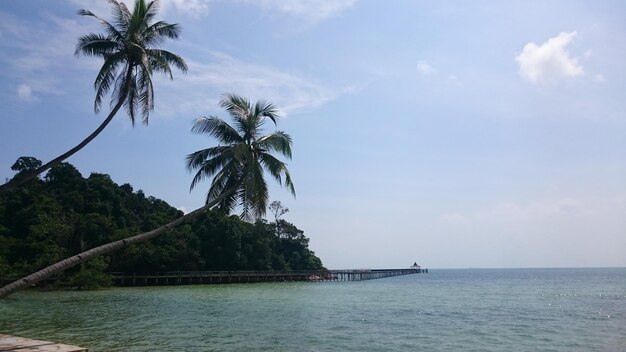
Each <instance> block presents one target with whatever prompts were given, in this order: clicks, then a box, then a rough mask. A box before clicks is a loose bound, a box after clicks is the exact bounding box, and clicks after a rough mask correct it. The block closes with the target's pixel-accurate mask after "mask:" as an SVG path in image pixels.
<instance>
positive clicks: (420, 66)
mask: <svg viewBox="0 0 626 352" xmlns="http://www.w3.org/2000/svg"><path fill="white" fill-rule="evenodd" d="M417 72H419V73H420V74H421V75H422V76H428V75H432V74H433V73H435V72H436V71H435V69H434V68H433V67H432V66H431V65H430V64H429V63H428V62H427V61H426V60H419V61H418V62H417Z"/></svg>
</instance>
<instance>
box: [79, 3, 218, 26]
mask: <svg viewBox="0 0 626 352" xmlns="http://www.w3.org/2000/svg"><path fill="white" fill-rule="evenodd" d="M118 1H119V2H122V3H124V4H125V5H126V7H127V8H128V9H129V10H130V11H132V10H133V6H134V4H135V0H118ZM69 2H71V3H72V4H75V5H76V6H77V7H78V8H81V9H87V10H90V11H91V12H93V13H95V14H96V15H98V16H100V17H102V18H105V19H107V18H109V16H110V14H111V11H112V7H111V4H109V2H108V1H102V0H69ZM210 2H211V0H161V1H160V2H159V6H160V10H161V11H159V16H162V15H165V14H167V13H168V12H171V11H172V10H174V11H176V12H179V13H181V14H184V15H188V16H191V17H197V16H203V15H206V14H207V13H208V12H209V4H210ZM168 22H169V21H168Z"/></svg>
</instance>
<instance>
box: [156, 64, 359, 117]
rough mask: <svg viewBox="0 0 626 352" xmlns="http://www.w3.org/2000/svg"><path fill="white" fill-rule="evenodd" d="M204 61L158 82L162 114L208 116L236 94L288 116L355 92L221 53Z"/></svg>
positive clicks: (190, 65) (351, 88)
mask: <svg viewBox="0 0 626 352" xmlns="http://www.w3.org/2000/svg"><path fill="white" fill-rule="evenodd" d="M204 61H205V62H208V63H204V62H198V61H195V60H191V59H187V64H188V65H189V74H187V75H178V76H177V77H175V78H174V80H173V81H171V80H163V81H162V82H160V83H159V85H160V87H161V88H159V92H158V93H157V94H159V97H157V98H158V102H157V104H158V105H159V107H158V109H159V111H160V112H161V113H163V114H164V115H166V116H168V115H169V116H181V112H183V113H187V114H198V112H205V113H206V112H207V109H208V108H209V107H211V106H215V105H216V101H217V99H218V98H219V97H220V95H221V94H223V93H226V92H233V93H237V94H239V95H242V96H245V97H247V98H249V99H250V100H257V99H264V100H267V101H270V102H272V103H274V104H276V105H277V106H278V108H279V109H280V110H281V115H283V116H286V115H288V114H291V113H293V112H298V111H303V110H308V109H311V108H314V107H317V106H320V105H322V104H324V103H326V102H328V101H330V100H333V99H335V98H337V97H338V96H339V95H341V94H345V93H349V92H351V91H352V90H353V87H345V88H342V89H334V88H330V87H327V86H325V85H323V84H321V83H319V82H316V81H315V80H312V79H309V78H307V77H304V76H303V75H301V74H298V73H295V72H285V71H281V70H279V69H276V68H273V67H268V66H263V65H259V64H254V63H250V62H246V61H242V60H239V59H237V58H234V57H231V56H229V55H226V54H224V53H219V52H210V53H209V57H208V58H207V59H206V60H204ZM207 97H210V98H207ZM163 100H166V101H163ZM167 100H170V101H167ZM183 115H184V114H183ZM184 116H185V118H189V117H190V116H189V115H184Z"/></svg>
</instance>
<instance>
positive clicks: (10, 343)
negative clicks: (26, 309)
mask: <svg viewBox="0 0 626 352" xmlns="http://www.w3.org/2000/svg"><path fill="white" fill-rule="evenodd" d="M0 351H2V352H5V351H6V352H8V351H11V352H52V351H55V352H87V349H86V348H83V347H78V346H71V345H64V344H61V343H54V342H48V341H41V340H31V339H27V338H23V337H17V336H9V335H2V334H0Z"/></svg>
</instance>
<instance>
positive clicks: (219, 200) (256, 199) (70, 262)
mask: <svg viewBox="0 0 626 352" xmlns="http://www.w3.org/2000/svg"><path fill="white" fill-rule="evenodd" d="M221 106H222V107H224V108H226V110H227V111H228V112H229V113H230V115H231V117H232V118H233V119H234V120H235V127H232V126H230V125H229V124H227V123H226V122H224V121H223V120H221V119H219V118H217V117H214V116H210V117H202V118H200V119H198V120H197V121H196V123H195V124H194V126H193V129H192V131H193V132H196V133H208V134H209V135H210V136H213V137H216V138H217V139H218V141H219V142H220V145H218V146H217V147H212V148H207V149H203V150H199V151H197V152H195V153H192V154H190V155H189V156H187V168H188V169H189V170H195V169H198V171H197V173H196V175H195V176H194V178H193V180H192V182H191V188H192V189H193V188H194V187H195V186H196V185H197V184H198V182H200V181H201V180H203V179H204V178H207V177H210V176H213V175H214V178H213V182H212V183H211V187H210V188H209V192H208V193H207V199H206V203H205V205H204V206H203V207H201V208H199V209H196V210H194V211H193V212H191V213H188V214H186V215H184V216H181V217H180V218H178V219H176V220H174V221H172V222H170V223H168V224H165V225H163V226H161V227H159V228H157V229H154V230H152V231H148V232H144V233H142V234H139V235H135V236H132V237H128V238H125V239H122V240H118V241H115V242H111V243H108V244H105V245H102V246H99V247H95V248H92V249H90V250H88V251H85V252H82V253H80V254H77V255H74V256H71V257H69V258H67V259H64V260H62V261H60V262H58V263H56V264H53V265H50V266H48V267H46V268H44V269H41V270H39V271H38V272H36V273H34V274H31V275H28V276H26V277H24V278H22V279H19V280H17V281H14V282H12V283H10V284H8V285H6V286H4V287H0V298H2V297H5V296H7V295H9V294H11V293H13V292H15V291H17V290H20V289H22V288H25V287H28V286H31V285H34V284H36V283H37V282H39V281H41V280H44V279H46V278H47V277H49V276H51V275H54V274H57V273H60V272H62V271H64V270H66V269H69V268H71V267H73V266H75V265H77V264H80V263H83V262H85V261H87V260H89V259H91V258H95V257H97V256H100V255H103V254H106V253H109V252H113V251H115V250H118V249H121V248H124V247H126V246H129V245H131V244H134V243H139V242H143V241H147V240H149V239H152V238H154V237H157V236H159V235H161V234H163V233H165V232H167V230H169V229H171V228H174V227H176V226H179V225H181V224H184V223H187V222H189V221H191V220H193V219H194V218H196V217H198V216H200V215H202V214H205V212H206V211H207V210H208V209H211V208H212V207H214V206H219V207H221V208H223V209H228V210H230V209H233V208H234V207H236V206H237V205H240V206H241V207H242V209H243V211H242V214H241V215H242V217H244V218H251V217H258V216H260V215H262V214H263V213H264V212H265V208H266V205H267V199H268V193H267V184H266V182H265V180H264V178H263V169H266V170H267V171H268V172H269V173H270V174H271V175H272V176H273V177H274V178H275V179H276V180H277V181H278V182H279V183H280V184H281V185H282V184H283V183H284V185H285V186H287V187H288V188H289V189H290V191H291V193H292V194H293V195H294V196H295V189H294V186H293V183H292V181H291V176H290V175H289V172H288V170H287V167H286V165H285V164H284V163H283V162H281V161H279V160H278V159H276V158H275V157H273V156H272V155H271V154H270V153H271V152H273V151H276V152H279V153H281V154H283V155H285V156H286V157H288V158H291V138H290V137H289V135H287V134H286V133H284V132H282V131H277V132H274V133H271V134H268V135H265V136H261V127H262V126H263V123H264V122H265V121H266V119H268V118H269V119H271V120H272V121H274V123H276V119H277V117H278V116H277V113H276V111H277V110H276V108H275V107H274V105H272V104H266V103H262V102H257V103H256V104H254V105H251V104H250V103H249V102H248V101H247V100H246V99H244V98H241V97H238V96H236V95H232V94H229V95H226V96H225V97H224V99H223V100H222V103H221ZM283 175H284V178H285V179H284V181H283V180H282V176H283ZM237 201H238V202H239V203H237Z"/></svg>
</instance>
